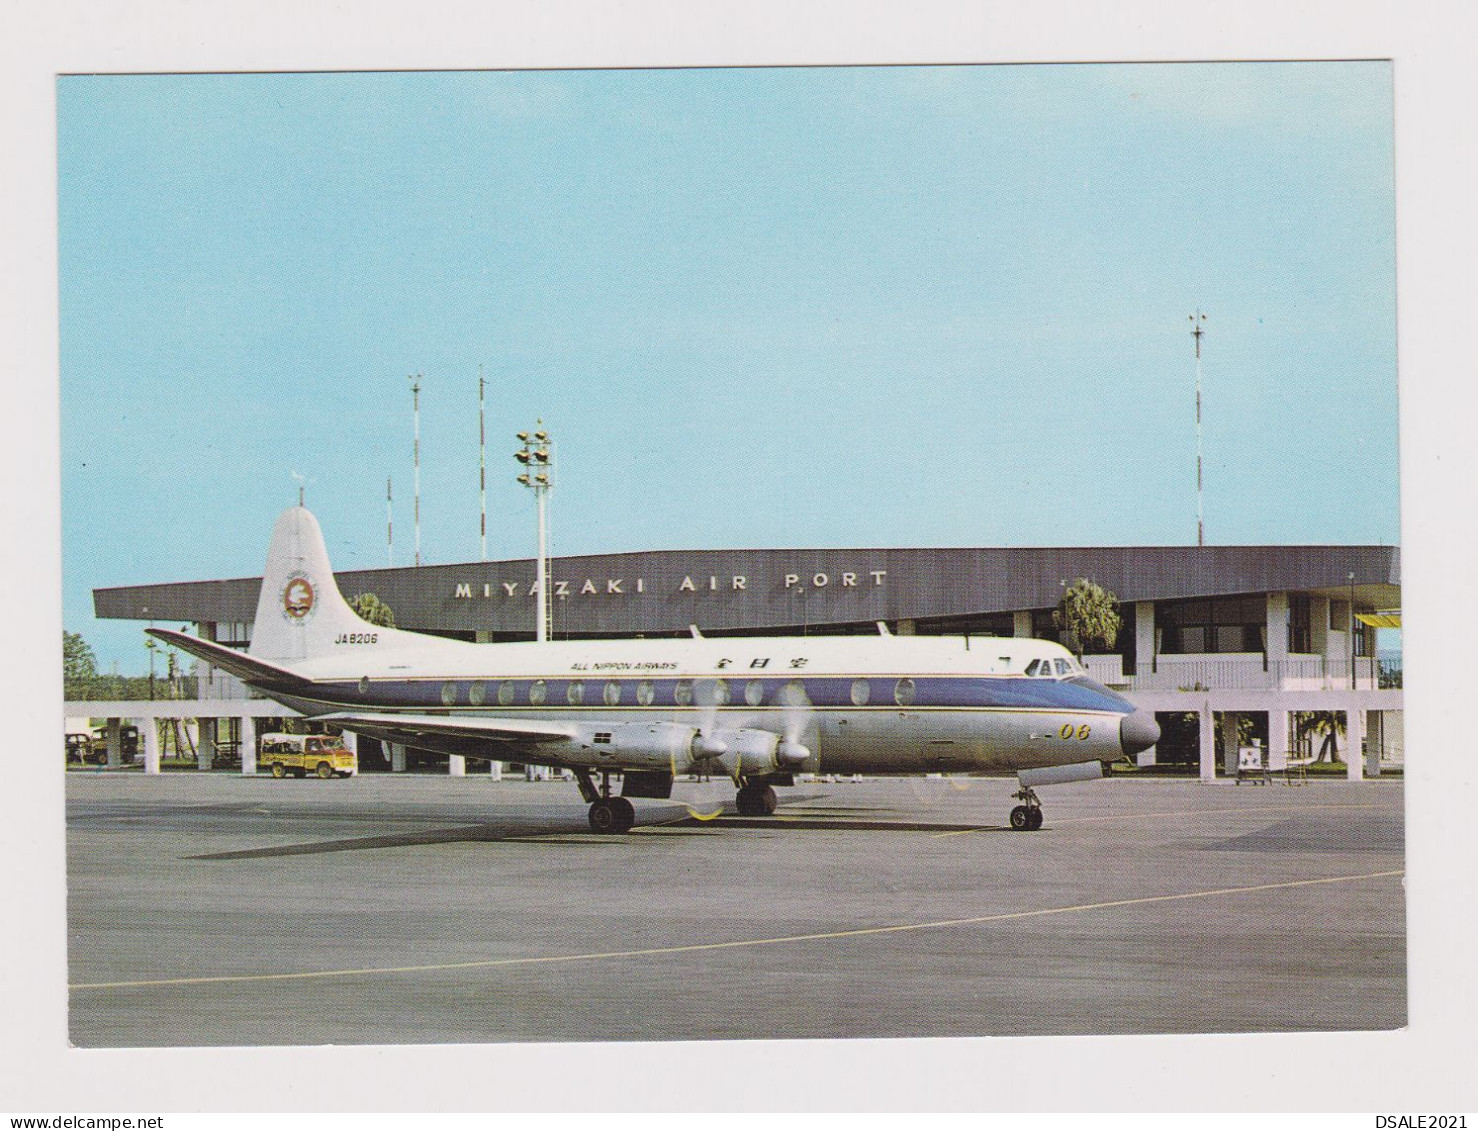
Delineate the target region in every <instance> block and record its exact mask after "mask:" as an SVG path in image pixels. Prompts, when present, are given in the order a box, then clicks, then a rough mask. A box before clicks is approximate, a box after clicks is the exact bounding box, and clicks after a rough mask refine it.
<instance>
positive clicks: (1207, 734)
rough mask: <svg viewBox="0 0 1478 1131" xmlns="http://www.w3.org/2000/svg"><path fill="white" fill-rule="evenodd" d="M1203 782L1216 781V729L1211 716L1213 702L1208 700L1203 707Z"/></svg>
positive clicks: (1201, 712) (1201, 719) (1201, 716)
mask: <svg viewBox="0 0 1478 1131" xmlns="http://www.w3.org/2000/svg"><path fill="white" fill-rule="evenodd" d="M1200 722H1201V780H1202V781H1204V782H1213V781H1215V780H1216V727H1215V720H1214V718H1213V716H1212V714H1211V702H1210V700H1207V701H1206V702H1205V703H1204V704H1202V706H1201V711H1200Z"/></svg>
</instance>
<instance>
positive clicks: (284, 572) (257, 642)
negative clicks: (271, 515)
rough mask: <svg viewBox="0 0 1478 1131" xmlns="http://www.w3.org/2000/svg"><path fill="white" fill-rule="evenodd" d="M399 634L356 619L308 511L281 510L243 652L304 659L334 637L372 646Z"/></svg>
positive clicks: (324, 651)
mask: <svg viewBox="0 0 1478 1131" xmlns="http://www.w3.org/2000/svg"><path fill="white" fill-rule="evenodd" d="M400 635H402V634H401V633H398V632H397V631H396V630H395V629H393V628H391V629H387V628H381V627H379V626H377V625H372V624H370V623H369V622H367V621H364V620H361V619H360V617H359V615H358V614H357V613H356V612H355V611H354V610H353V608H351V607H350V605H349V602H348V601H346V600H344V597H343V594H341V593H340V592H339V586H338V584H337V583H336V582H335V581H334V573H333V569H332V568H331V567H330V566H329V562H328V549H327V548H326V547H325V546H324V542H323V531H322V530H320V529H319V526H318V520H317V519H316V518H314V517H313V515H312V513H311V512H309V511H308V510H307V509H305V508H304V507H291V508H289V509H288V510H286V511H284V512H283V513H282V515H281V516H280V517H279V518H278V519H277V525H276V526H275V527H273V529H272V544H271V547H270V548H269V549H268V551H267V568H266V571H265V574H264V576H263V577H262V592H261V596H260V597H258V598H257V619H256V622H255V624H254V625H253V627H252V639H251V647H250V648H249V649H248V650H247V654H248V655H250V656H255V657H257V658H258V659H263V660H288V661H292V660H307V659H312V658H314V657H317V656H324V655H328V654H329V653H330V652H332V651H333V650H334V647H335V645H336V644H337V643H342V642H345V641H349V642H352V643H353V644H355V645H356V649H358V648H363V647H376V646H383V645H385V644H389V643H391V640H392V638H393V637H397V636H400Z"/></svg>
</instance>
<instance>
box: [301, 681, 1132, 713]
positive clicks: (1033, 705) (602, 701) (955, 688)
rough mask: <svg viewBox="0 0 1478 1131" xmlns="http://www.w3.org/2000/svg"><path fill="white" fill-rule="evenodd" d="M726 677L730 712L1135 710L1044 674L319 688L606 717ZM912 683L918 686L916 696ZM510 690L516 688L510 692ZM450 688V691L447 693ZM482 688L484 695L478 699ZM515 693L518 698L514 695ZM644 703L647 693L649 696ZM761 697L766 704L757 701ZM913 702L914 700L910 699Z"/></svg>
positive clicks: (435, 706) (374, 697)
mask: <svg viewBox="0 0 1478 1131" xmlns="http://www.w3.org/2000/svg"><path fill="white" fill-rule="evenodd" d="M718 678H723V679H724V682H725V683H726V684H727V689H728V702H727V704H726V705H727V706H729V707H737V708H743V707H774V706H778V705H780V703H779V701H778V699H777V697H778V696H779V693H780V691H781V689H782V688H784V687H785V686H786V685H788V684H790V683H800V684H801V685H802V686H803V687H804V688H805V691H806V697H807V699H808V700H809V701H810V703H811V704H812V705H813V706H815V707H821V708H840V709H844V710H845V709H855V708H858V707H868V708H879V707H881V708H893V709H909V708H931V709H942V708H970V707H976V708H979V707H994V708H1005V709H1008V710H1009V709H1012V708H1016V709H1021V710H1049V711H1111V712H1114V713H1117V714H1129V713H1130V712H1132V711H1133V710H1134V705H1133V704H1132V703H1130V702H1129V701H1128V700H1127V699H1125V698H1123V697H1122V696H1120V695H1116V694H1114V693H1113V692H1112V691H1110V690H1109V689H1108V688H1106V687H1104V686H1103V685H1102V684H1100V683H1096V682H1095V681H1093V680H1091V679H1088V678H1087V677H1086V676H1076V677H1073V678H1070V679H1045V678H1041V677H1036V678H1033V677H1028V676H1022V677H1011V676H990V677H982V676H871V677H846V676H840V677H838V676H821V677H804V676H800V675H797V676H795V677H793V678H773V677H771V678H765V679H743V678H731V677H700V678H697V679H692V678H688V679H683V680H678V679H652V680H646V679H601V678H593V679H545V680H537V681H536V680H532V679H511V680H498V679H487V680H467V679H455V680H443V679H387V680H374V681H371V682H370V683H369V685H368V688H367V690H361V685H360V684H359V683H358V682H348V681H333V682H325V683H321V684H318V685H317V688H316V690H318V691H319V693H320V695H321V697H322V698H323V699H325V700H329V701H331V702H333V703H337V704H342V705H344V706H347V707H363V706H382V707H390V708H397V709H429V710H433V711H436V710H445V709H446V708H448V707H457V708H466V707H475V708H477V709H478V710H479V712H480V713H488V714H493V713H496V712H497V711H498V710H499V709H500V708H505V709H509V710H512V709H515V708H516V709H519V710H529V709H534V710H538V709H540V708H541V707H543V708H547V709H551V710H561V711H567V710H569V709H570V708H571V707H578V708H583V709H586V710H591V711H595V712H599V711H600V710H601V709H603V708H612V707H621V708H629V707H645V708H651V709H654V710H661V709H674V708H675V709H683V708H689V707H693V706H697V705H700V704H701V702H702V699H701V696H702V689H703V687H704V686H705V685H708V686H711V685H712V684H713V683H714V681H715V680H716V679H718ZM536 682H537V683H542V684H543V696H544V701H543V702H542V703H531V702H530V697H529V692H530V688H531V687H532V686H533V685H534V684H535V683H536ZM577 683H578V684H581V685H583V697H582V699H581V701H580V702H577V703H572V702H570V699H569V689H570V686H571V685H572V684H577ZM679 683H686V684H688V685H689V687H690V688H691V687H694V686H696V687H697V688H698V689H699V691H698V698H697V701H696V702H695V701H690V702H686V703H679V702H678V701H677V698H676V689H677V686H678V684H679ZM862 683H865V684H866V686H867V694H866V697H865V702H864V703H859V702H857V700H856V699H855V698H854V689H855V688H857V686H858V685H859V684H862ZM906 684H911V685H912V695H911V696H910V695H909V689H908V687H906V686H904V685H906ZM610 685H615V686H616V687H618V688H619V689H620V694H619V695H613V698H612V699H611V700H609V701H608V700H607V699H606V689H607V687H608V686H610ZM642 685H647V687H646V688H645V689H644V690H646V691H649V692H650V701H646V702H644V701H642V699H639V698H638V688H639V687H641V686H642ZM756 685H757V686H758V689H759V694H758V695H757V696H754V695H753V692H751V697H746V691H750V690H751V688H752V687H754V686H756ZM505 687H507V688H508V689H509V690H508V691H503V694H501V695H500V691H502V690H503V689H504V688H505ZM448 688H450V689H451V691H450V694H448V693H447V689H448ZM474 688H477V689H478V692H479V693H478V694H477V696H476V697H474V696H473V695H472V692H473V690H474ZM510 692H511V694H510ZM642 698H643V699H645V698H647V696H645V695H643V697H642ZM754 698H757V699H758V702H755V701H753V699H754ZM905 700H907V701H905Z"/></svg>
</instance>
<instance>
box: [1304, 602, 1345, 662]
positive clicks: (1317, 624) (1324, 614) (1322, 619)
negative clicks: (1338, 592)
mask: <svg viewBox="0 0 1478 1131" xmlns="http://www.w3.org/2000/svg"><path fill="white" fill-rule="evenodd" d="M1309 647H1310V648H1312V649H1313V650H1314V652H1315V654H1316V655H1319V656H1323V657H1324V658H1325V659H1326V660H1327V659H1330V658H1331V656H1330V649H1329V598H1328V597H1321V596H1319V594H1317V593H1310V594H1309ZM1332 658H1333V659H1339V653H1338V652H1336V653H1334V655H1333V657H1332Z"/></svg>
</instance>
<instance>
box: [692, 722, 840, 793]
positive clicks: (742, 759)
mask: <svg viewBox="0 0 1478 1131" xmlns="http://www.w3.org/2000/svg"><path fill="white" fill-rule="evenodd" d="M810 756H811V752H810V751H809V750H807V749H806V748H805V747H804V746H802V745H800V744H799V743H795V742H787V741H785V740H784V739H782V738H781V737H780V735H778V734H776V733H775V732H774V731H769V730H756V729H753V728H749V727H745V728H737V729H732V730H729V729H719V730H709V731H705V732H704V733H702V734H700V735H699V736H698V737H697V738H696V739H695V740H694V742H693V760H694V762H695V763H698V764H706V765H714V766H719V767H721V768H722V769H723V771H724V773H726V774H728V775H729V777H731V778H734V779H735V780H738V779H739V778H740V777H746V776H748V775H751V774H772V773H775V772H776V771H777V770H787V769H792V770H793V769H794V768H795V767H796V766H797V765H799V764H800V763H801V762H804V761H805V760H806V759H807V758H809V757H810Z"/></svg>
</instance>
